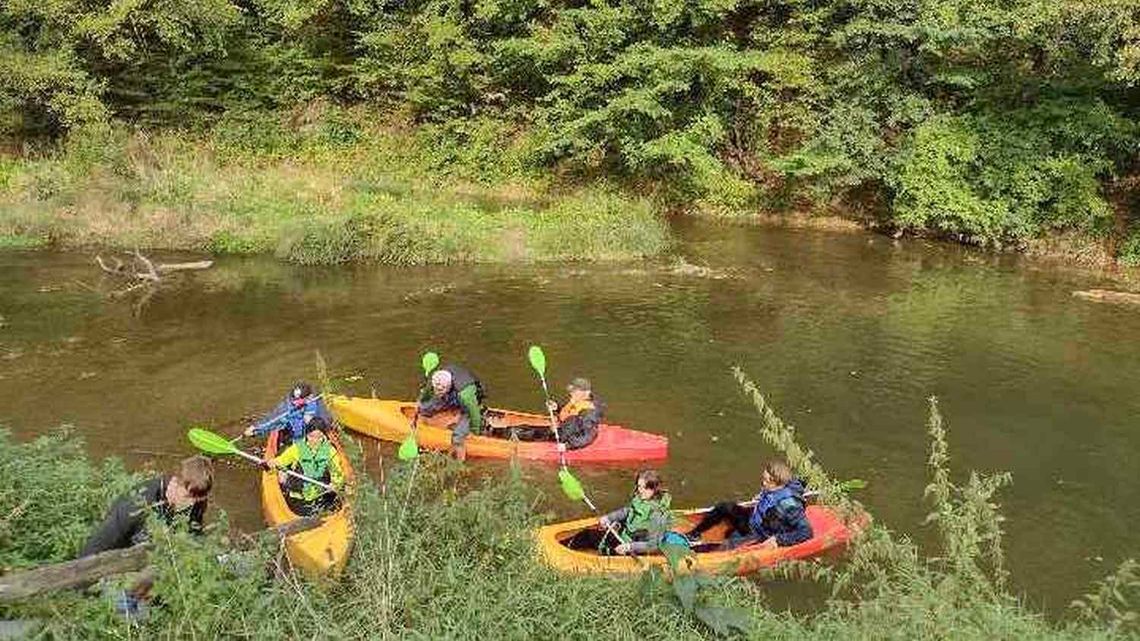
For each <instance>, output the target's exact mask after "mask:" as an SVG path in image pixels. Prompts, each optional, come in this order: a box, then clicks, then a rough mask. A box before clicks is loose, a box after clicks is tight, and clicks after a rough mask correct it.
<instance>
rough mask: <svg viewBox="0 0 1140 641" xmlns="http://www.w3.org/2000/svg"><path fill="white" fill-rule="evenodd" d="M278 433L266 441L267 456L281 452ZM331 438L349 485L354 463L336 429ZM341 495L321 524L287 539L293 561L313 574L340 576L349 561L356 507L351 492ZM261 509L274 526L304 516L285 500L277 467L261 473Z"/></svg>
mask: <svg viewBox="0 0 1140 641" xmlns="http://www.w3.org/2000/svg"><path fill="white" fill-rule="evenodd" d="M278 434H279V432H273V433H271V434H270V435H269V440H268V441H267V442H266V444H265V458H267V459H269V458H273V457H274V456H277V437H278ZM329 438H330V440H331V441H332V443H333V446H334V447H335V448H336V453H337V456H339V457H340V464H341V466H342V467H343V469H344V477H345V485H346V487H347V486H348V485H349V484H350V483H351V482H352V467H351V466H350V465H349V462H348V457H347V456H345V455H344V449H343V448H342V447H341V444H340V439H339V438H338V437H337V435H336V433H335V432H330V433H329ZM341 499H342V500H341V502H340V507H338V508H337V510H336V511H335V512H333V513H331V514H328V515H326V516H324V517H323V523H321V525H320V526H318V527H316V528H314V529H312V530H306V531H304V532H298V533H296V534H291V535H289V536H288V537H286V539H285V553H286V554H287V555H288V556H289V562H290V563H292V564H293V567H295V568H297V569H299V570H301V571H302V572H304V573H305V574H306V575H308V576H310V577H322V576H336V575H338V574H339V573H340V572H341V570H343V569H344V564H345V562H347V561H348V553H349V551H350V549H351V546H352V514H351V509H352V508H351V506H350V505H349V500H348V498H347V492H344V493H342V494H341ZM261 511H262V513H263V514H264V515H265V521H266V523H268V524H269V525H270V527H273V526H277V525H282V524H284V523H288V522H290V521H292V520H294V519H299V518H301V517H300V516H299V515H297V514H295V513H294V512H293V511H292V510H290V509H289V504H288V503H286V502H285V495H284V494H283V493H282V492H281V486H280V485H279V484H278V483H277V472H275V471H263V472H262V474H261Z"/></svg>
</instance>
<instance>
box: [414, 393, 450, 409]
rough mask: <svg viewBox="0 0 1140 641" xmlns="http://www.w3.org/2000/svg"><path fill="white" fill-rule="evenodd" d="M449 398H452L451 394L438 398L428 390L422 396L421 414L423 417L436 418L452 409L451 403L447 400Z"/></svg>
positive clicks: (420, 403)
mask: <svg viewBox="0 0 1140 641" xmlns="http://www.w3.org/2000/svg"><path fill="white" fill-rule="evenodd" d="M448 396H450V394H444V395H443V396H436V395H435V394H433V393H432V391H431V388H427V389H426V390H425V391H424V393H423V394H421V395H420V402H419V411H420V414H421V415H423V416H434V415H436V414H438V413H440V412H442V411H443V410H445V409H447V408H449V407H451V403H450V401H449V400H448V398H447V397H448Z"/></svg>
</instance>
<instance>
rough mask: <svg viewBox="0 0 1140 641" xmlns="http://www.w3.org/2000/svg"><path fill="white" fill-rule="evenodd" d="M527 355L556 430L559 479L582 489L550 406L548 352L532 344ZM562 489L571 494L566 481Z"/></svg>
mask: <svg viewBox="0 0 1140 641" xmlns="http://www.w3.org/2000/svg"><path fill="white" fill-rule="evenodd" d="M526 357H527V360H529V361H530V366H531V367H532V368H534V371H535V373H536V374H538V380H539V381H541V382H542V395H543V396H545V397H546V414H547V415H548V416H549V417H550V429H552V430H554V440H555V441H556V442H557V443H558V463H559V465H561V466H562V470H560V471H559V472H558V478H559V480H562V479H563V478H564V477H565V478H567V479H570V480H571V481H573V482H574V483H576V484H577V487H578V490H579V491H580V490H581V489H582V484H581V483H578V479H575V478H574V477H573V475H571V474H570V472H569V471H568V470H567V469H566V446H565V445H563V444H562V437H561V436H559V434H558V421H557V420H555V418H554V410H553V409H551V408H550V388H549V387H547V386H546V353H544V352H543V351H542V348H541V347H539V346H538V345H531V346H530V349H528V350H527V351H526ZM563 472H565V474H563ZM562 491H563V492H566V495H567V496H569V495H570V491H569V490H568V489H567V485H566V484H565V483H563V486H562Z"/></svg>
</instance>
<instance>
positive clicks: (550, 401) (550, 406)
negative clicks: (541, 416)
mask: <svg viewBox="0 0 1140 641" xmlns="http://www.w3.org/2000/svg"><path fill="white" fill-rule="evenodd" d="M546 409H548V410H550V411H551V412H553V411H554V410H557V409H558V403H556V402H555V401H554V399H552V398H548V399H546Z"/></svg>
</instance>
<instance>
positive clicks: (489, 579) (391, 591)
mask: <svg viewBox="0 0 1140 641" xmlns="http://www.w3.org/2000/svg"><path fill="white" fill-rule="evenodd" d="M736 375H737V380H738V382H739V383H740V384H741V385H742V388H743V390H744V392H745V394H746V395H747V396H749V397H750V398H751V399H752V401H753V403H754V405H755V407H756V409H757V411H758V412H759V414H760V417H761V421H760V428H759V431H760V436H761V437H763V438H764V440H765V441H767V443H768V444H769V445H770V446H771V447H773V448H774V449H776V450H777V451H779V452H781V453H782V454H783V455H784V456H785V457H787V459H788V460H789V461H790V462H791V463H792V465H793V466H794V467H795V468H796V469H797V471H798V472H799V473H801V474H802V475H803V476H804V477H805V478H806V479H808V481H809V483H810V484H811V485H813V486H814V487H818V488H823V489H824V496H825V497H826V500H828V501H829V502H832V503H833V504H835V505H836V506H837V507H838V508H839V509H841V510H848V511H850V510H858V509H860V508H859V506H858V504H856V503H853V502H851V500H850V499H848V498H846V497H845V496H844V495H843V494H842V492H841V491H839V490H838V489H834V488H837V486H836V484H835V483H834V481H833V480H832V479H831V478H830V477H829V476H828V474H827V473H826V471H824V469H823V468H822V467H820V466H819V464H818V463H816V462H815V460H814V458H813V455H812V454H811V453H810V451H808V450H807V449H806V448H804V447H802V446H801V445H800V444H799V443H797V442H796V439H795V433H794V432H793V431H792V430H791V429H790V428H789V427H788V426H786V425H785V424H784V423H783V422H782V421H781V420H780V419H779V418H778V417H777V416H776V415H775V414H774V413H773V412H772V411H771V408H769V407H768V406H767V403H766V400H765V399H764V397H763V396H761V395H760V394H759V392H758V391H757V390H756V389H755V388H754V387H753V386H752V384H751V383H750V382H749V381H747V380H746V379H745V378H744V377H743V375H742V374H741V373H740V372H739V371H738V372H737V374H736ZM927 427H928V433H929V435H930V438H931V448H930V459H929V465H930V472H931V484H930V486H929V489H928V491H927V496H928V499H929V500H930V501H931V503H932V505H931V509H932V514H933V515H934V516H933V517H932V519H931V520H932V522H933V523H934V524H935V527H936V528H937V529H938V531H939V538H940V541H941V546H940V549H938V550H936V551H934V552H933V556H932V557H930V558H926V557H925V556H923V555H921V554H920V553H919V551H918V549H917V548H916V547H915V546H914V544H913V543H911V542H910V541H909V540H908V539H906V538H901V537H900V538H896V537H895V536H894V535H893V534H891V532H889V531H888V530H886V529H885V528H883V527H882V526H879V525H873V526H872V528H871V530H870V531H869V532H868V533H867V534H866V535H865V536H864V537H863V538H862V539H861V541H860V542H859V543H857V544H856V545H855V546H854V549H853V550H852V551H851V553H850V554H849V555H848V557H847V558H846V559H843V560H840V561H838V563H837V564H836V565H833V566H830V565H818V564H801V565H795V566H789V567H786V568H783V569H781V570H778V571H777V572H775V573H774V574H772V575H769V576H767V577H762V578H769V579H772V578H778V577H779V578H784V579H794V580H815V581H818V582H820V583H822V584H823V585H825V586H828V587H830V589H831V591H832V597H831V598H830V599H828V600H827V601H826V602H825V603H823V604H821V605H820V606H819V607H818V608H810V609H807V610H805V611H798V610H797V609H795V608H793V609H792V610H790V611H789V610H785V609H783V608H780V607H778V606H774V605H773V602H772V599H771V597H770V595H768V594H767V592H766V590H765V588H764V585H765V584H764V583H756V582H753V581H750V580H742V579H729V578H711V577H710V578H707V579H705V580H702V581H700V582H691V581H678V582H676V583H673V584H670V583H667V582H665V581H662V580H661V577H660V576H656V575H653V574H647V575H645V576H644V577H643V578H642V579H640V580H637V581H624V580H609V579H599V578H588V577H574V576H560V575H557V574H555V573H553V572H552V571H550V570H549V569H547V568H545V567H544V566H543V565H542V564H541V563H540V562H539V561H538V560H537V558H536V556H535V553H534V548H533V541H532V540H531V538H530V534H529V531H530V528H532V527H534V526H535V525H537V524H539V523H540V522H542V521H543V517H542V516H541V512H542V510H543V506H544V504H545V502H547V501H551V500H560V498H561V497H543V496H540V495H537V494H536V493H535V491H534V489H533V487H532V485H531V484H529V483H528V482H527V480H526V478H525V477H524V473H523V472H522V471H521V470H520V469H518V468H516V467H513V466H512V468H511V469H510V470H509V471H508V472H506V473H504V474H501V475H500V474H494V475H492V476H490V477H487V478H484V479H482V480H478V479H473V478H471V477H470V476H468V473H467V472H464V471H463V470H462V468H461V467H460V466H458V465H456V464H454V463H453V462H451V461H449V460H448V459H446V458H443V457H439V456H434V455H424V456H423V457H421V459H420V462H419V463H418V464H417V466H418V467H411V466H409V465H405V464H395V465H393V464H390V463H389V464H388V465H386V467H385V472H386V473H385V475H384V479H385V484H384V485H383V486H378V485H377V484H375V483H374V482H373V481H372V480H370V479H365V480H364V481H363V482H362V483H361V484H360V485H359V487H358V489H357V491H356V493H355V495H354V505H355V506H356V507H355V510H354V512H355V514H356V537H355V541H356V543H355V549H354V552H353V556H352V559H351V561H350V563H349V565H348V568H347V570H346V574H345V576H344V577H342V579H341V581H340V582H339V583H338V584H335V585H329V584H320V583H309V582H306V581H304V580H299V579H298V578H297V577H292V576H286V577H284V578H278V579H276V580H275V579H272V578H270V576H269V575H267V574H265V573H264V572H262V571H261V570H260V568H261V567H262V563H263V562H265V561H267V560H268V559H269V558H270V557H272V556H273V554H274V552H275V546H272V545H270V546H264V545H262V546H258V545H254V546H253V547H247V548H246V550H245V551H244V552H243V553H242V554H241V556H242V558H243V559H245V560H244V561H243V562H242V563H239V564H235V563H229V564H225V565H222V564H219V563H218V562H217V561H216V559H217V556H218V555H219V554H221V553H225V552H231V553H232V552H233V550H232V548H231V544H232V541H231V539H230V538H229V537H228V536H227V533H226V531H225V524H224V523H225V522H224V519H223V520H222V523H223V525H222V527H221V528H218V529H215V530H214V531H213V532H212V533H211V534H209V535H208V536H207V537H206V540H205V541H191V540H190V539H189V538H188V537H186V536H184V535H177V534H175V535H170V534H166V533H163V534H160V535H159V536H157V537H156V538H155V551H154V552H153V553H152V555H151V561H152V564H153V566H154V570H155V574H156V584H155V588H154V594H155V595H156V596H160V597H161V599H162V602H163V603H162V605H161V606H160V607H153V608H151V610H150V615H149V617H148V618H146V619H145V620H144V621H142V623H141V629H140V630H134V631H131V630H130V629H129V626H128V624H127V623H125V622H124V621H122V620H120V619H118V618H117V617H116V616H115V615H114V614H113V613H112V611H111V608H110V603H109V601H108V598H107V596H106V595H105V594H100V593H98V592H97V591H96V592H94V593H84V594H81V593H60V594H55V595H51V596H48V597H41V598H38V599H35V600H33V601H29V602H23V603H20V604H18V605H5V606H2V607H0V616H2V617H4V618H21V619H32V620H35V621H37V622H38V625H40V626H42V627H43V628H44V631H45V632H46V633H48V634H49V635H51V636H54V637H63V638H109V637H117V636H127V635H130V634H132V633H133V632H137V633H141V634H142V635H144V636H149V637H163V638H166V637H178V638H182V637H189V636H201V637H203V638H216V637H234V638H239V637H241V638H244V637H248V636H254V635H257V636H271V637H294V638H302V637H303V638H318V637H327V638H486V637H487V636H488V635H493V636H496V637H499V638H505V639H516V638H518V639H522V638H536V637H548V636H553V635H558V634H566V633H568V632H569V633H571V634H573V635H575V636H581V637H582V638H640V639H675V638H711V637H716V636H735V635H738V634H739V635H742V636H745V637H747V638H789V639H790V638H797V639H802V638H809V639H831V638H857V639H861V638H875V639H913V638H955V639H974V638H977V639H983V638H985V639H991V638H1009V639H1112V638H1127V636H1128V635H1129V634H1132V633H1134V632H1135V628H1134V626H1135V619H1134V615H1133V614H1132V613H1131V608H1132V607H1133V606H1132V601H1131V600H1130V599H1133V598H1135V596H1136V594H1135V592H1136V589H1137V587H1138V584H1137V582H1136V577H1135V576H1134V569H1135V568H1134V566H1132V565H1128V564H1126V565H1125V566H1122V568H1121V570H1120V571H1119V572H1118V573H1117V574H1116V575H1114V577H1113V578H1112V579H1111V580H1110V581H1109V582H1107V583H1105V584H1103V585H1100V586H1094V590H1093V592H1092V593H1091V594H1090V595H1089V596H1087V597H1086V598H1085V599H1084V600H1082V602H1081V604H1080V605H1079V606H1078V607H1077V608H1076V609H1075V610H1074V611H1075V612H1076V613H1077V618H1076V619H1073V620H1069V621H1066V622H1063V623H1056V624H1051V623H1048V622H1046V621H1045V619H1044V618H1042V617H1041V616H1039V615H1037V614H1035V613H1033V612H1031V611H1029V610H1028V609H1027V607H1026V606H1025V605H1023V604H1022V603H1020V602H1019V601H1018V599H1016V598H1015V597H1014V596H1012V595H1011V594H1010V593H1009V592H1008V588H1007V586H1006V571H1005V569H1004V568H1003V563H1002V552H1001V535H1002V532H1001V527H1000V522H1001V518H1000V515H999V513H998V511H997V507H996V503H995V499H994V496H995V493H996V492H997V491H998V489H999V488H1000V487H1001V486H1002V485H1004V484H1006V483H1007V482H1008V477H1007V475H1004V474H998V475H992V476H978V475H971V476H970V480H969V481H968V482H967V483H965V484H963V485H956V484H954V483H953V482H952V481H951V478H950V474H949V471H948V464H949V449H948V443H947V434H946V432H945V430H944V429H943V427H942V422H941V417H940V415H939V412H938V408H937V405H936V404H935V403H933V402H932V404H931V408H930V421H929V424H928V426H927ZM0 441H2V442H3V445H4V447H2V448H0V461H3V463H4V464H3V465H0V474H2V475H3V476H4V478H2V479H0V480H2V481H4V482H5V485H4V487H9V488H13V489H14V490H15V491H13V492H5V493H3V494H2V495H0V501H2V503H0V508H2V510H0V513H2V514H5V515H7V516H6V517H5V519H4V520H3V521H2V522H0V524H2V525H3V528H2V529H0V532H2V534H3V537H2V538H0V541H2V542H3V546H2V547H0V554H2V555H3V556H2V557H0V558H3V565H4V566H5V568H8V569H10V568H13V567H21V566H25V565H31V564H35V563H42V562H47V561H55V560H60V559H62V558H67V557H68V556H69V555H70V554H73V552H72V550H74V549H75V548H76V547H77V546H78V545H79V543H80V541H81V540H82V537H83V534H84V532H85V531H86V529H87V528H89V527H90V526H91V525H92V524H93V523H94V522H95V521H96V520H97V518H98V517H97V516H96V515H98V514H99V511H100V506H101V505H105V504H106V502H107V501H108V500H109V498H110V497H111V496H113V495H114V493H115V491H116V490H118V489H121V488H123V487H126V486H127V485H129V482H130V480H131V479H130V478H129V477H127V475H126V474H125V472H124V471H123V469H122V468H121V466H119V465H118V464H116V463H105V464H103V465H102V466H94V465H92V464H91V463H90V462H88V461H87V459H86V457H85V456H83V454H82V450H81V448H80V447H79V445H78V444H76V443H75V442H74V441H71V440H69V439H68V438H67V437H65V436H54V437H41V438H39V439H37V440H34V441H32V442H30V443H23V444H18V443H13V442H11V440H10V437H8V436H7V434H0ZM351 449H352V450H354V451H355V456H356V457H357V460H358V463H359V467H360V469H367V466H366V465H364V464H363V463H362V459H361V458H360V452H359V448H357V447H353V448H351ZM381 464H383V463H381ZM373 465H374V466H375V464H373ZM371 471H372V472H375V471H376V470H375V469H373V470H371ZM539 473H543V472H542V471H537V470H536V471H531V472H528V474H539ZM17 474H18V475H19V476H16V475H17ZM370 476H371V475H370ZM17 481H18V482H17ZM61 490H66V491H61ZM59 496H63V497H64V498H65V499H66V500H62V501H61V500H58V497H59ZM233 540H237V537H234V539H233ZM230 558H231V559H233V558H234V557H233V555H232V554H231V557H230ZM241 568H244V569H241ZM123 583H124V580H119V581H117V582H116V584H119V585H121V584H123ZM681 586H686V587H681Z"/></svg>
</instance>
